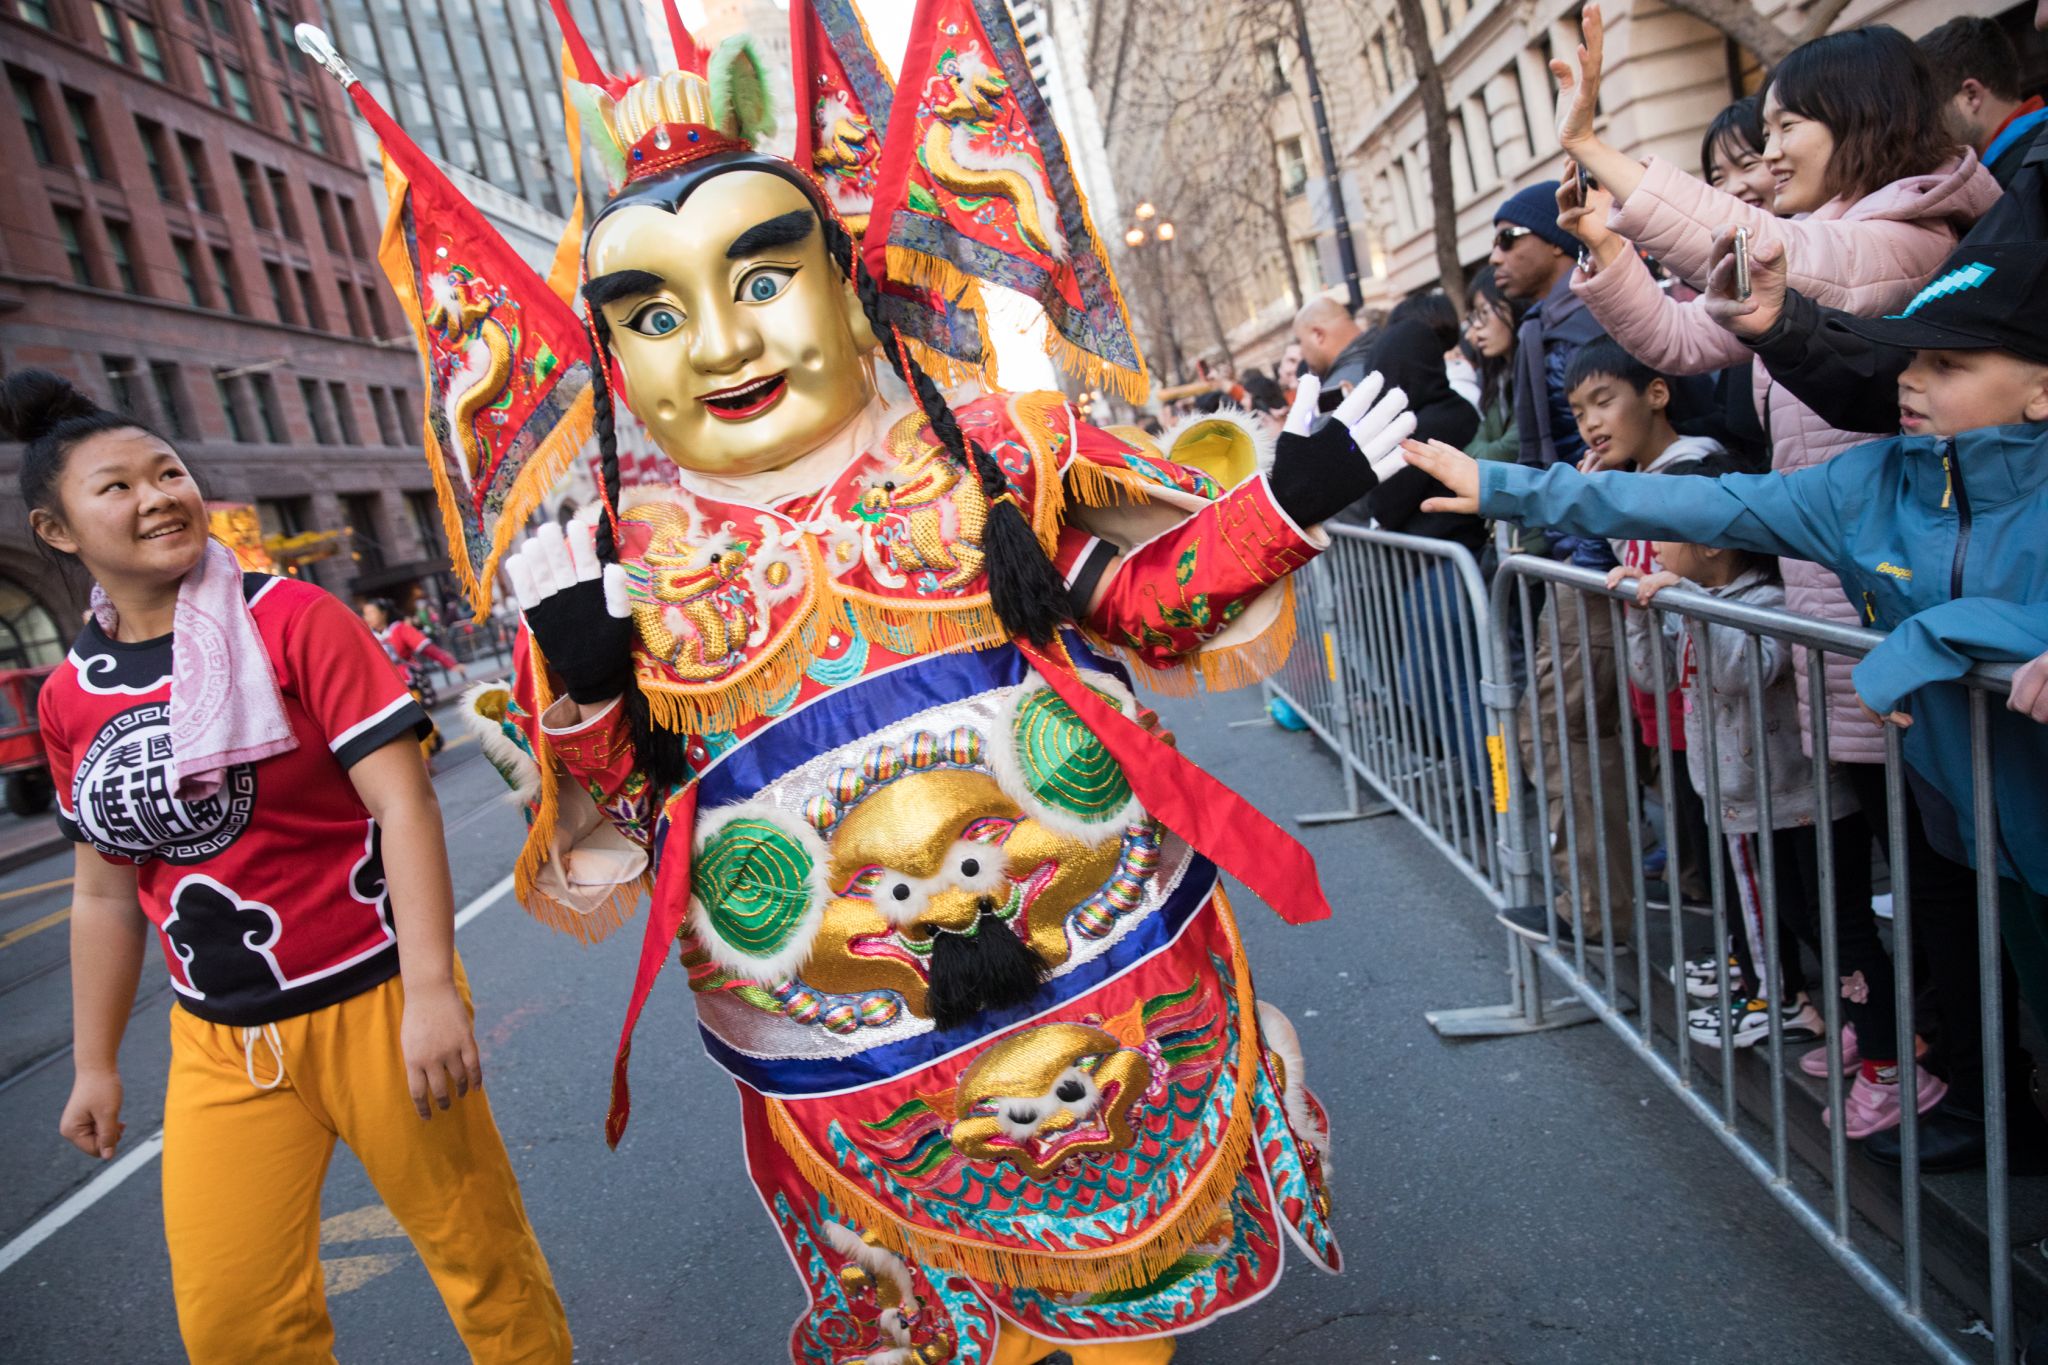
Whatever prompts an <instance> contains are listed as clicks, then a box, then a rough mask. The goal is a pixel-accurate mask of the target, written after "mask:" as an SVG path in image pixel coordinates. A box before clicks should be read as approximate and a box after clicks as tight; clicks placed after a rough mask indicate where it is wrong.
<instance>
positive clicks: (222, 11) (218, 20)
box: [206, 0, 235, 33]
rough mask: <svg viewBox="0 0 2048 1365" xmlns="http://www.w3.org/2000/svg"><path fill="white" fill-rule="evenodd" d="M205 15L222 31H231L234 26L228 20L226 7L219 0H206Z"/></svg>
mask: <svg viewBox="0 0 2048 1365" xmlns="http://www.w3.org/2000/svg"><path fill="white" fill-rule="evenodd" d="M206 15H207V17H208V18H209V19H211V20H213V26H214V27H215V28H217V29H219V30H220V31H221V32H222V33H233V32H234V31H235V26H234V24H233V23H231V22H229V20H228V7H227V6H226V5H224V4H222V3H221V0H206Z"/></svg>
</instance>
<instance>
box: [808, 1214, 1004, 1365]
mask: <svg viewBox="0 0 2048 1365" xmlns="http://www.w3.org/2000/svg"><path fill="white" fill-rule="evenodd" d="M773 1212H774V1215H775V1221H776V1222H777V1223H779V1224H781V1225H782V1228H783V1231H784V1232H785V1233H786V1234H787V1235H788V1237H789V1240H790V1242H791V1243H792V1244H793V1245H794V1248H795V1259H796V1261H797V1268H798V1270H799V1272H800V1273H801V1274H802V1275H803V1277H804V1280H805V1283H806V1284H807V1285H808V1286H809V1289H810V1295H811V1311H810V1312H809V1313H808V1314H807V1315H805V1318H804V1320H803V1323H802V1325H801V1326H800V1327H799V1328H798V1329H797V1332H796V1333H795V1335H794V1337H793V1339H792V1342H791V1344H792V1345H793V1346H795V1347H796V1348H797V1349H798V1350H799V1351H801V1352H802V1353H803V1354H802V1359H803V1361H804V1362H805V1365H838V1363H839V1362H840V1361H841V1360H843V1359H844V1358H845V1357H844V1355H843V1352H844V1350H845V1346H846V1343H847V1341H848V1339H849V1338H858V1336H859V1335H860V1334H861V1332H862V1331H863V1328H862V1326H861V1325H860V1320H859V1319H858V1318H856V1317H855V1316H854V1313H853V1305H852V1304H851V1303H849V1302H848V1301H847V1297H846V1290H845V1288H844V1287H843V1286H842V1285H841V1284H840V1283H839V1277H838V1276H837V1275H836V1274H834V1273H833V1270H832V1265H831V1262H829V1261H828V1260H826V1258H825V1253H824V1251H823V1249H822V1248H820V1247H819V1245H818V1239H817V1237H816V1236H815V1235H814V1233H813V1231H812V1229H813V1227H814V1224H813V1223H812V1222H811V1221H810V1220H809V1219H806V1218H803V1217H801V1216H799V1215H798V1213H797V1212H796V1210H795V1209H794V1208H792V1207H791V1206H790V1202H789V1196H788V1195H786V1194H783V1193H782V1192H780V1191H777V1192H776V1195H775V1207H774V1210H773ZM817 1216H818V1217H819V1218H820V1219H826V1218H829V1219H831V1220H832V1221H833V1222H836V1223H840V1224H842V1225H844V1226H846V1227H858V1226H859V1225H858V1224H857V1223H856V1222H855V1221H854V1220H853V1219H851V1218H848V1217H845V1216H843V1215H841V1214H839V1213H838V1212H837V1211H836V1210H833V1209H832V1208H830V1206H828V1205H821V1206H820V1207H819V1209H818V1210H817ZM906 1264H908V1265H909V1266H910V1268H911V1269H912V1270H913V1272H915V1273H916V1274H917V1275H918V1276H919V1278H921V1279H922V1280H923V1281H924V1282H925V1283H926V1284H928V1285H930V1286H931V1287H932V1288H933V1289H934V1290H936V1291H937V1292H938V1296H939V1302H940V1304H941V1305H943V1307H944V1308H945V1310H946V1315H947V1318H948V1319H949V1320H950V1323H951V1326H952V1329H953V1335H954V1338H955V1340H956V1341H958V1342H960V1343H961V1344H962V1345H963V1346H964V1345H968V1344H970V1343H971V1344H974V1345H978V1346H979V1347H981V1348H982V1349H983V1350H986V1349H988V1348H990V1347H992V1346H994V1344H995V1337H996V1321H995V1315H994V1314H993V1313H992V1312H990V1311H989V1307H988V1305H987V1304H986V1303H984V1302H983V1301H982V1299H981V1296H980V1295H978V1294H976V1293H975V1292H974V1287H973V1286H972V1285H971V1284H970V1283H969V1282H968V1280H967V1278H966V1276H964V1275H959V1274H955V1273H953V1272H950V1271H941V1270H938V1269H935V1268H933V1267H930V1266H926V1265H923V1264H922V1263H918V1262H908V1263H906ZM835 1342H836V1343H837V1344H836V1345H835Z"/></svg>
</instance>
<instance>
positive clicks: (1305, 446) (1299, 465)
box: [1266, 417, 1379, 526]
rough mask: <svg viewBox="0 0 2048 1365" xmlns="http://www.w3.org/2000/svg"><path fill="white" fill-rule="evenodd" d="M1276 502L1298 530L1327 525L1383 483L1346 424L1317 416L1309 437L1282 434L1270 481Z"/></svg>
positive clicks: (1289, 433)
mask: <svg viewBox="0 0 2048 1365" xmlns="http://www.w3.org/2000/svg"><path fill="white" fill-rule="evenodd" d="M1266 478H1267V482H1269V483H1270V484H1271V485H1272V487H1273V501H1275V502H1277V503H1279V504H1280V510H1281V511H1283V512H1285V513H1286V514H1287V515H1288V516H1290V517H1292V518H1294V524H1295V525H1297V526H1314V525H1316V524H1318V523H1319V522H1325V521H1328V520H1329V519H1330V518H1331V517H1333V516H1335V515H1336V514H1337V513H1339V512H1341V511H1343V510H1344V509H1345V508H1347V507H1349V506H1350V505H1351V504H1352V503H1354V502H1357V501H1358V500H1359V499H1360V498H1362V497H1364V496H1365V495H1366V494H1367V493H1370V492H1372V490H1373V489H1374V488H1375V487H1377V486H1378V484H1379V476H1378V475H1376V474H1374V473H1373V472H1372V466H1371V465H1370V464H1367V463H1366V460H1365V456H1364V455H1362V454H1361V453H1359V449H1358V445H1357V443H1356V442H1354V441H1353V440H1352V439H1351V433H1350V432H1349V431H1346V430H1345V429H1344V424H1343V423H1342V422H1339V421H1337V420H1336V419H1334V418H1331V417H1319V418H1317V419H1316V424H1315V425H1314V426H1313V427H1311V428H1309V433H1308V435H1306V436H1296V435H1295V434H1294V433H1293V432H1291V431H1283V432H1281V433H1280V439H1279V441H1278V442H1276V443H1275V448H1274V454H1273V468H1272V470H1271V471H1270V472H1269V473H1268V474H1267V476H1266Z"/></svg>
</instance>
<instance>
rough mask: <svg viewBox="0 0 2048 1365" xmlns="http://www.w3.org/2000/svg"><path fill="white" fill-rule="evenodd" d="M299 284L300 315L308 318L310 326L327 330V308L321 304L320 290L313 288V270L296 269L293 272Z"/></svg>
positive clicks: (307, 321) (307, 323) (307, 322)
mask: <svg viewBox="0 0 2048 1365" xmlns="http://www.w3.org/2000/svg"><path fill="white" fill-rule="evenodd" d="M292 274H293V276H294V277H295V278H296V279H297V281H298V285H299V316H300V317H302V318H304V319H305V320H306V325H307V326H308V327H318V328H319V329H320V330H321V331H323V332H324V331H326V330H327V310H326V309H324V308H322V307H321V306H320V294H319V291H317V290H316V289H314V288H313V272H312V271H310V270H295V271H293V272H292Z"/></svg>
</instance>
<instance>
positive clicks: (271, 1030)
mask: <svg viewBox="0 0 2048 1365" xmlns="http://www.w3.org/2000/svg"><path fill="white" fill-rule="evenodd" d="M238 1031H239V1032H240V1033H241V1035H242V1069H243V1070H245V1071H246V1072H248V1073H249V1084H251V1085H253V1086H255V1087H256V1088H257V1089H258V1090H275V1089H277V1088H278V1087H279V1086H280V1085H283V1084H284V1039H282V1038H280V1037H279V1036H278V1033H277V1026H276V1025H275V1024H264V1025H262V1026H261V1027H259V1028H245V1029H241V1030H238ZM258 1038H261V1039H262V1040H263V1041H264V1044H265V1045H266V1046H268V1047H269V1048H270V1060H271V1061H272V1062H274V1063H275V1064H276V1065H277V1074H276V1075H275V1076H272V1077H271V1078H270V1079H269V1080H268V1081H260V1080H258V1079H256V1040H257V1039H258Z"/></svg>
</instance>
